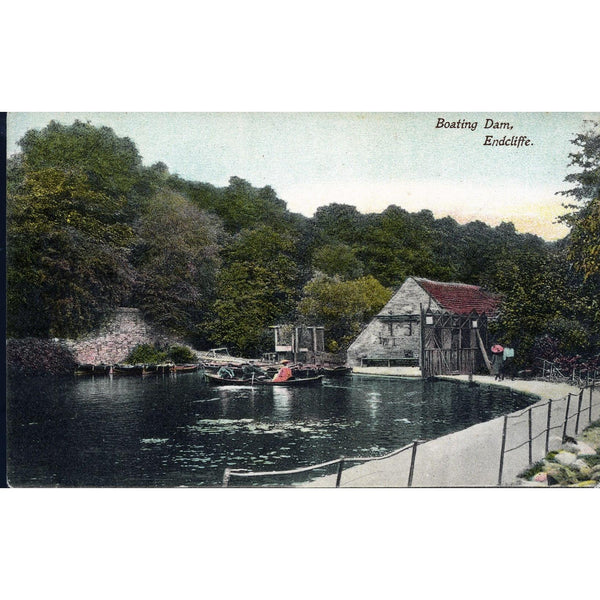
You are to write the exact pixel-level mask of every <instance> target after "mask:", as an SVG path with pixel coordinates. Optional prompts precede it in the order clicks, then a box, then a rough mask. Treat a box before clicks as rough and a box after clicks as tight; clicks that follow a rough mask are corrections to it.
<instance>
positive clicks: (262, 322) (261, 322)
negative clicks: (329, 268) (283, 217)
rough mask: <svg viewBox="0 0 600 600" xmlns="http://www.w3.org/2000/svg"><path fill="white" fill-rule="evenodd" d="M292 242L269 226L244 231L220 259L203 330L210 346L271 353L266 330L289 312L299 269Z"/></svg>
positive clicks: (255, 352)
mask: <svg viewBox="0 0 600 600" xmlns="http://www.w3.org/2000/svg"><path fill="white" fill-rule="evenodd" d="M294 251H295V245H294V238H293V237H291V236H290V235H288V234H287V233H285V232H279V231H278V230H275V229H273V228H272V227H270V226H268V225H260V226H258V227H256V228H252V229H248V230H243V231H241V232H240V233H239V234H238V235H237V236H235V238H234V239H233V240H232V241H231V243H230V244H229V246H228V247H227V248H226V249H225V250H224V252H223V255H224V258H225V260H226V266H225V267H224V268H223V269H222V270H221V271H220V273H219V275H218V278H217V288H216V290H217V300H216V301H215V302H214V304H213V306H212V310H211V314H210V319H209V321H208V322H207V323H206V325H205V331H206V335H207V336H208V338H209V339H210V340H211V341H212V342H213V343H214V344H219V345H221V344H224V345H226V346H229V347H230V348H232V349H233V350H234V351H235V352H239V353H241V354H243V355H250V356H252V355H257V354H259V353H261V352H265V351H267V350H271V349H272V336H271V335H270V332H269V330H268V327H269V326H270V325H273V324H274V323H276V322H278V321H279V320H280V319H283V318H286V317H289V316H290V315H291V314H292V313H293V310H294V305H295V299H296V290H297V288H298V284H299V269H298V267H297V264H296V262H295V260H294Z"/></svg>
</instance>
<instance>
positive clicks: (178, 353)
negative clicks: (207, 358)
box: [168, 346, 197, 365]
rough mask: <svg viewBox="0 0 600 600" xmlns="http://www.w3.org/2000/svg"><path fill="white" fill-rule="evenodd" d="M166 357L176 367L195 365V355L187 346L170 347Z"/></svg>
mask: <svg viewBox="0 0 600 600" xmlns="http://www.w3.org/2000/svg"><path fill="white" fill-rule="evenodd" d="M168 357H169V360H171V361H172V362H174V363H175V364H176V365H184V364H187V363H195V362H196V360H197V359H196V355H195V354H194V353H193V352H192V351H191V350H190V349H189V348H188V347H187V346H171V347H170V348H169V351H168Z"/></svg>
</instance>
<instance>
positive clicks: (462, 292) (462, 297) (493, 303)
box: [414, 277, 500, 315]
mask: <svg viewBox="0 0 600 600" xmlns="http://www.w3.org/2000/svg"><path fill="white" fill-rule="evenodd" d="M414 280H415V281H416V282H417V283H418V284H419V285H420V286H421V287H422V288H423V289H424V290H425V291H426V292H427V293H428V294H429V295H430V296H431V297H432V298H433V299H434V300H435V301H436V302H437V303H438V304H439V305H440V306H441V307H442V308H444V309H445V310H448V311H451V312H453V313H455V314H457V315H467V314H469V313H470V312H473V311H475V312H476V313H478V314H482V313H486V314H488V315H489V314H491V313H494V312H496V310H497V309H498V305H499V304H500V298H498V297H497V296H495V295H493V294H490V293H489V292H485V291H483V290H482V289H481V288H480V287H479V286H478V285H467V284H466V283H442V282H440V281H430V280H429V279H421V278H420V277H414Z"/></svg>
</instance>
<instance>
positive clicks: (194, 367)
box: [171, 364, 200, 373]
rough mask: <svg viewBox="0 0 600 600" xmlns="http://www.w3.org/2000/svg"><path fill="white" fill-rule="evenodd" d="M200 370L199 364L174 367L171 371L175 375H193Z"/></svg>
mask: <svg viewBox="0 0 600 600" xmlns="http://www.w3.org/2000/svg"><path fill="white" fill-rule="evenodd" d="M199 368H200V365H199V364H187V365H173V366H172V367H171V370H172V371H173V372H175V373H192V372H193V371H197V370H198V369H199Z"/></svg>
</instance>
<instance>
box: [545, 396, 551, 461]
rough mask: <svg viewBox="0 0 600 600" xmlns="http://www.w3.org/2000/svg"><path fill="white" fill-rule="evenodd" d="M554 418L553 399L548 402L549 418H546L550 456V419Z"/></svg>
mask: <svg viewBox="0 0 600 600" xmlns="http://www.w3.org/2000/svg"><path fill="white" fill-rule="evenodd" d="M551 418H552V398H550V400H548V417H547V418H546V454H548V443H549V442H550V419H551Z"/></svg>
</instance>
